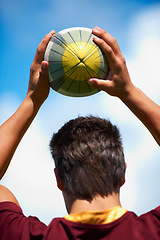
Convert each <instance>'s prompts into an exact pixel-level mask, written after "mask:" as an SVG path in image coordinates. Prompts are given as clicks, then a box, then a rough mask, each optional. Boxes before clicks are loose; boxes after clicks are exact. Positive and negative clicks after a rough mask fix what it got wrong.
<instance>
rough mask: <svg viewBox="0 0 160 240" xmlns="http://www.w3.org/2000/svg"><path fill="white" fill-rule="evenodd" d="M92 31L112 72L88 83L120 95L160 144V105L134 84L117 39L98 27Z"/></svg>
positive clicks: (111, 93) (109, 92)
mask: <svg viewBox="0 0 160 240" xmlns="http://www.w3.org/2000/svg"><path fill="white" fill-rule="evenodd" d="M92 31H93V33H94V34H95V35H96V36H97V37H94V41H95V43H97V45H99V46H100V47H101V49H102V51H103V52H104V53H105V55H106V58H107V60H108V64H109V69H110V72H109V75H108V76H107V79H105V80H99V79H89V80H88V83H90V84H91V85H93V86H94V87H95V88H98V89H102V90H104V91H105V92H107V93H108V94H110V95H112V96H117V97H119V98H120V99H121V100H122V101H123V102H124V103H125V105H126V106H127V107H128V108H129V109H130V110H131V111H132V112H133V113H134V114H135V115H136V116H137V117H138V118H139V119H140V121H141V122H142V123H143V124H144V125H145V126H146V127H147V128H148V130H149V131H150V133H151V134H152V135H153V137H154V138H155V140H156V141H157V143H158V144H159V145H160V106H158V105H157V104H156V103H154V102H153V101H152V100H151V99H150V98H148V97H147V96H146V95H145V94H144V93H143V92H142V91H141V90H140V89H138V88H136V87H135V86H134V85H133V84H132V82H131V80H130V76H129V73H128V70H127V66H126V62H125V59H124V57H123V55H122V53H121V51H120V49H119V46H118V44H117V41H116V40H115V39H114V38H113V37H112V36H111V35H110V34H109V33H107V32H106V31H104V30H102V29H100V28H98V27H95V28H94V29H93V30H92Z"/></svg>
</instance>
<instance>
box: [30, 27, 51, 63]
mask: <svg viewBox="0 0 160 240" xmlns="http://www.w3.org/2000/svg"><path fill="white" fill-rule="evenodd" d="M54 34H55V31H54V30H52V31H51V32H50V33H48V34H46V35H45V37H44V38H43V39H42V41H41V42H40V44H39V46H38V47H37V51H36V54H35V57H34V62H35V63H38V64H41V62H42V61H43V60H44V54H45V50H46V47H47V45H48V43H49V41H50V39H51V38H52V36H53V35H54Z"/></svg>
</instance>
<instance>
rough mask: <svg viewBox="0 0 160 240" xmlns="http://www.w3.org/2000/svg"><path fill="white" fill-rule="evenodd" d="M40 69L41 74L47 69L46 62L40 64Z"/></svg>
mask: <svg viewBox="0 0 160 240" xmlns="http://www.w3.org/2000/svg"><path fill="white" fill-rule="evenodd" d="M41 69H42V71H43V72H45V71H46V70H47V69H48V63H47V62H46V61H43V62H42V64H41Z"/></svg>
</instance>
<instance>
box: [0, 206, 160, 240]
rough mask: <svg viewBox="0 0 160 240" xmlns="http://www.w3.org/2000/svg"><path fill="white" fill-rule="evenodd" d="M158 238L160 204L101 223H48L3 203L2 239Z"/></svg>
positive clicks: (58, 220)
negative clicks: (150, 208)
mask: <svg viewBox="0 0 160 240" xmlns="http://www.w3.org/2000/svg"><path fill="white" fill-rule="evenodd" d="M20 239H21V240H30V239H32V240H33V239H34V240H40V239H42V240H74V239H78V240H80V239H81V240H82V239H85V240H89V239H92V240H99V239H101V240H116V239H123V240H142V239H145V240H159V239H160V207H158V208H156V209H154V210H152V211H150V212H148V213H146V214H143V215H141V216H139V217H138V216H137V215H136V214H134V213H133V212H126V213H125V214H124V215H123V216H122V217H120V218H119V219H117V220H115V221H113V222H111V223H108V224H102V225H100V224H99V225H96V224H86V223H78V222H72V221H68V220H66V219H64V218H55V219H53V220H52V221H51V223H50V224H49V226H46V225H45V224H44V223H42V222H41V221H39V220H38V218H36V217H26V216H25V215H24V214H23V212H22V210H21V208H20V207H18V206H17V205H16V204H14V203H11V202H3V203H0V240H20Z"/></svg>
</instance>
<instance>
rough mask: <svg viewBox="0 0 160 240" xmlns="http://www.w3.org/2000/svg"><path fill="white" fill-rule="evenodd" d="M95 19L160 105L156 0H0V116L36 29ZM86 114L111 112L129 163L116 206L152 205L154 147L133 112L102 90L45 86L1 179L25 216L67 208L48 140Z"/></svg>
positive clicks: (22, 82)
mask: <svg viewBox="0 0 160 240" xmlns="http://www.w3.org/2000/svg"><path fill="white" fill-rule="evenodd" d="M96 25H97V26H99V27H101V28H104V29H105V30H107V31H108V32H109V33H110V34H112V35H113V36H114V37H115V38H116V39H117V40H118V43H119V45H120V48H121V50H122V52H123V54H124V56H125V58H126V61H127V65H128V68H129V72H130V75H131V78H132V81H133V82H134V84H135V85H136V86H138V87H140V88H141V89H142V90H143V91H144V92H145V93H146V94H147V95H149V96H150V97H151V98H152V99H153V100H154V101H156V102H157V103H158V104H160V97H159V96H160V94H159V91H160V90H159V89H160V88H159V87H160V83H159V81H160V77H159V55H160V2H159V1H154V0H152V1H149V0H146V1H138V0H137V1H126V0H121V1H118V0H117V1H106V0H99V1H97V0H88V1H84V0H81V1H75V0H74V1H73V0H69V1H64V0H59V1H54V0H46V1H42V0H34V1H33V0H28V1H20V0H19V1H18V0H6V1H4V0H1V3H0V33H1V34H0V36H1V37H0V52H1V58H0V72H1V77H0V113H1V114H0V123H2V122H3V121H4V120H6V119H7V118H8V117H9V116H10V115H11V114H12V113H13V112H14V111H15V110H16V109H17V107H18V106H19V104H20V103H21V102H22V100H23V99H24V97H25V94H26V91H27V85H28V77H29V69H30V65H31V63H32V60H33V57H34V53H35V51H36V48H37V46H38V44H39V42H40V41H41V39H42V38H43V36H44V35H45V34H46V33H48V32H49V31H50V30H52V29H54V30H56V32H58V31H60V30H62V29H65V28H69V27H74V26H82V27H89V28H93V27H94V26H96ZM87 114H94V115H99V116H102V117H107V118H110V119H111V121H112V122H113V123H116V124H117V125H118V126H119V128H120V130H121V133H122V138H123V141H124V150H125V155H126V161H127V166H128V167H127V176H126V184H125V186H124V187H123V188H122V191H121V201H122V206H123V207H124V208H127V209H129V210H134V211H135V212H136V213H137V214H141V213H143V212H145V211H148V210H150V209H151V208H154V207H156V206H157V205H158V204H159V201H160V194H159V191H157V187H156V184H157V183H158V181H160V179H159V169H160V162H159V158H160V151H159V147H158V146H157V144H156V143H155V142H154V140H153V139H152V137H151V135H150V134H149V133H148V132H147V130H146V129H145V128H144V126H143V125H142V124H141V123H140V122H139V121H138V120H137V119H136V118H135V117H134V115H133V114H132V113H131V112H130V111H129V110H128V109H127V108H126V107H125V106H123V104H122V103H121V102H120V101H119V100H118V99H116V98H113V97H110V96H107V95H106V94H105V93H104V92H100V93H98V94H96V95H93V96H90V97H86V98H71V97H66V96H62V95H60V94H58V93H55V92H54V91H53V90H51V91H50V96H49V98H48V99H47V101H46V102H45V104H44V106H43V107H42V109H41V110H40V112H39V114H38V116H37V118H36V120H35V121H34V123H33V124H32V126H31V128H30V129H29V131H28V132H27V134H26V135H25V137H24V138H23V140H22V142H21V144H20V146H19V148H18V149H17V151H16V154H15V156H14V158H13V161H12V163H11V165H10V167H9V169H8V171H7V173H6V175H5V177H4V178H3V180H2V183H3V184H4V185H6V186H7V187H9V188H10V189H11V190H12V191H13V193H14V194H15V195H16V196H17V198H18V200H19V202H20V204H21V206H22V208H23V210H24V213H25V214H26V215H30V214H31V215H37V216H38V217H39V218H40V219H41V220H42V221H44V222H45V223H49V222H50V220H51V219H52V218H53V217H56V216H63V215H64V214H66V211H65V207H64V203H63V199H62V196H61V193H60V192H59V191H58V190H57V189H56V183H55V179H54V174H53V168H54V165H53V161H52V159H51V157H50V153H49V148H48V143H49V140H50V137H51V135H52V133H53V132H55V131H57V130H58V128H60V127H61V126H62V124H63V123H64V122H66V121H68V120H69V119H71V118H75V117H77V116H78V115H87Z"/></svg>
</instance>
